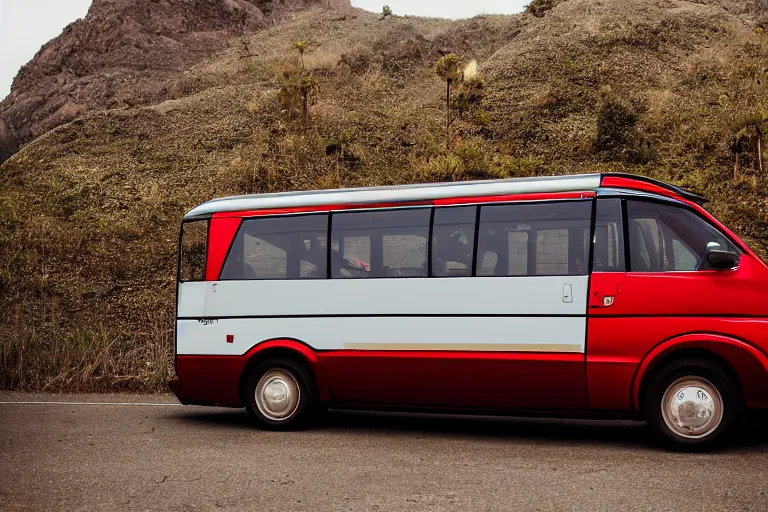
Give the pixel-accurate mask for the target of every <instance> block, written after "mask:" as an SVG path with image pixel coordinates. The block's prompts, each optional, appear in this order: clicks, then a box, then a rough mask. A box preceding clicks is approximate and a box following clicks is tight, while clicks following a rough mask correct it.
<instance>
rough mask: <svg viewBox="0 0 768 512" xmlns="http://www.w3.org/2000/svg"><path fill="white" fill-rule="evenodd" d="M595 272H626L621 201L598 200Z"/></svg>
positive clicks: (594, 256) (593, 266) (593, 267)
mask: <svg viewBox="0 0 768 512" xmlns="http://www.w3.org/2000/svg"><path fill="white" fill-rule="evenodd" d="M593 258H594V261H593V265H592V269H593V270H594V271H595V272H624V271H626V263H625V258H624V227H623V224H622V220H621V199H598V200H597V212H596V216H595V252H594V255H593Z"/></svg>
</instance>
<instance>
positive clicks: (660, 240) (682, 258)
mask: <svg viewBox="0 0 768 512" xmlns="http://www.w3.org/2000/svg"><path fill="white" fill-rule="evenodd" d="M627 217H628V219H627V223H628V228H629V252H630V267H631V270H632V271H633V272H675V271H677V272H682V271H692V270H697V269H698V267H699V263H700V262H701V259H702V258H703V257H704V252H705V251H706V249H707V246H708V245H709V244H716V245H718V246H719V247H721V248H722V249H723V250H726V251H733V252H736V253H740V252H741V251H739V250H738V249H737V248H736V247H735V246H734V245H733V244H732V243H731V242H730V241H729V240H728V239H727V238H726V237H725V236H724V235H723V234H722V233H720V232H719V231H718V230H717V229H715V227H714V226H712V225H710V224H709V223H708V222H706V221H705V220H704V219H702V218H701V217H699V216H698V215H696V214H695V213H693V212H692V211H690V210H688V209H686V208H681V207H678V206H672V205H668V204H661V203H653V202H647V201H627Z"/></svg>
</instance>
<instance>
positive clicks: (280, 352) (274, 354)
mask: <svg viewBox="0 0 768 512" xmlns="http://www.w3.org/2000/svg"><path fill="white" fill-rule="evenodd" d="M269 359H288V360H290V361H293V362H295V363H297V364H300V365H301V366H303V367H304V369H305V370H307V373H308V374H309V375H311V376H312V378H313V379H315V385H317V376H316V375H315V371H314V369H313V368H312V365H311V364H310V362H309V360H307V358H306V357H305V356H304V355H303V354H301V353H300V352H297V351H296V350H291V349H290V348H284V347H276V348H268V349H266V350H264V351H262V352H259V353H258V354H256V355H255V356H253V357H252V358H251V359H250V360H248V362H247V363H246V365H245V367H244V368H243V371H242V373H241V374H240V382H239V384H238V393H239V396H240V403H245V402H244V401H243V396H244V391H245V383H246V381H247V380H248V375H249V374H250V373H251V370H253V368H254V367H255V366H256V365H258V364H260V363H262V362H264V361H268V360H269Z"/></svg>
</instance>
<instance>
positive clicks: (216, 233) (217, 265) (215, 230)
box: [205, 217, 242, 281]
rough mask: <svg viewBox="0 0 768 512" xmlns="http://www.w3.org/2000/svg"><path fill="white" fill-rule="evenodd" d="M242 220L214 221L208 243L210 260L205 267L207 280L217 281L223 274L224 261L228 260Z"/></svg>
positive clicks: (224, 219)
mask: <svg viewBox="0 0 768 512" xmlns="http://www.w3.org/2000/svg"><path fill="white" fill-rule="evenodd" d="M241 222H242V219H239V218H226V217H225V218H222V219H212V220H211V228H210V234H209V238H210V240H209V241H208V259H207V260H206V266H205V280H206V281H216V280H217V279H218V278H219V275H220V274H221V268H222V267H223V266H224V260H226V259H227V253H228V252H229V247H230V246H231V245H232V240H234V238H235V235H236V234H237V230H238V229H239V228H240V223H241Z"/></svg>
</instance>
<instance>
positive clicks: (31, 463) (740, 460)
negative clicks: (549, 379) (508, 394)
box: [0, 393, 768, 511]
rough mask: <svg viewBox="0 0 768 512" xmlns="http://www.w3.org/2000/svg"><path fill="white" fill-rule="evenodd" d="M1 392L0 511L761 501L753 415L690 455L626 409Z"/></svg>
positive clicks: (733, 506) (765, 475)
mask: <svg viewBox="0 0 768 512" xmlns="http://www.w3.org/2000/svg"><path fill="white" fill-rule="evenodd" d="M0 402H3V403H1V404H0V510H3V511H13V510H67V511H69V510H179V511H182V510H183V511H189V510H257V511H270V510H280V511H282V510H298V511H323V510H355V511H356V510H372V511H373V510H378V511H401V510H403V511H441V510H456V511H474V510H568V511H574V510H576V511H578V510H583V511H596V510H674V511H686V510H696V511H701V510H740V511H741V510H756V511H765V510H768V428H766V426H765V425H762V426H761V425H745V426H744V427H742V429H741V431H740V432H739V436H738V439H737V440H736V443H735V444H733V445H732V446H731V447H730V448H728V449H727V450H725V451H723V452H720V453H713V454H703V455H696V454H674V453H667V452H664V451H660V450H659V449H657V448H655V447H654V446H652V445H650V444H649V443H648V439H647V436H646V432H645V429H644V428H643V426H642V424H635V423H619V424H614V423H606V422H601V423H589V422H574V421H552V420H549V421H545V420H519V419H517V420H515V419H503V418H465V417H455V416H425V415H395V414H383V413H331V414H330V415H329V418H328V420H327V421H326V422H325V423H323V424H322V425H320V426H318V427H316V428H314V429H312V430H308V431H304V432H294V433H275V432H264V431H259V430H255V429H253V428H252V427H251V426H250V425H249V423H248V418H247V416H246V415H245V412H244V411H241V410H231V409H215V408H212V409H208V408H202V407H185V406H179V405H176V404H175V402H174V400H173V398H172V397H171V396H167V395H159V396H135V395H133V396H132V395H26V394H17V393H0ZM5 402H13V403H5ZM19 402H101V403H102V405H76V404H72V405H64V404H61V403H56V404H39V403H35V404H23V403H19ZM104 402H110V403H126V402H129V403H133V404H134V405H108V404H103V403H104ZM141 403H152V404H160V405H142V404H141Z"/></svg>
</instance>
